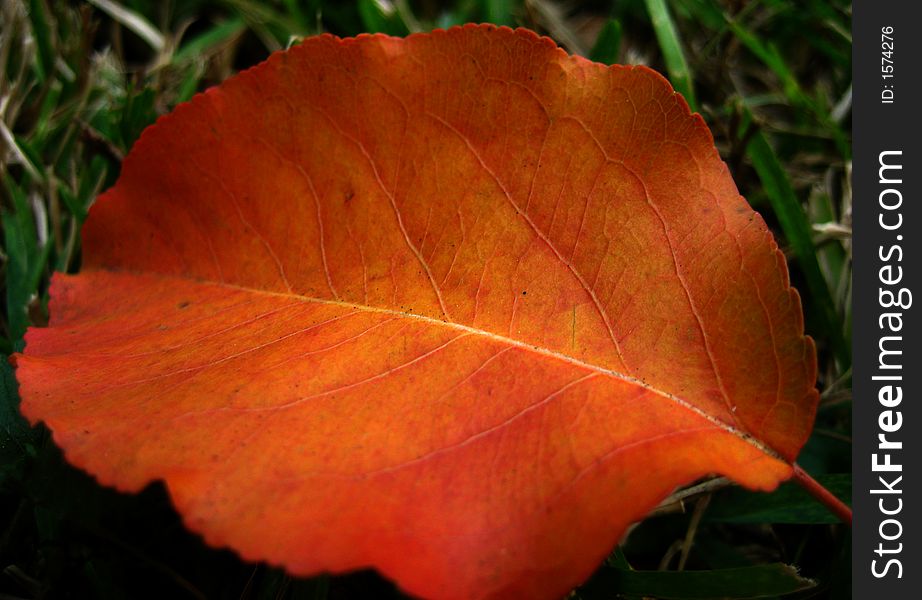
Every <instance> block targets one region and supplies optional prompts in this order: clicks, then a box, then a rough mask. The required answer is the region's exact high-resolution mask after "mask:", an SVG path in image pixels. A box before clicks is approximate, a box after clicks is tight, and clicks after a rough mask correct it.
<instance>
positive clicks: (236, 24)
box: [173, 16, 246, 61]
mask: <svg viewBox="0 0 922 600" xmlns="http://www.w3.org/2000/svg"><path fill="white" fill-rule="evenodd" d="M244 29H246V23H244V21H243V19H242V18H241V17H239V16H235V17H233V18H230V19H228V20H226V21H224V22H223V23H219V24H217V25H215V26H214V27H212V28H211V29H209V30H208V31H206V32H205V33H202V34H199V35H197V36H195V37H194V38H192V39H191V40H189V41H188V42H186V43H184V44H183V45H182V47H180V49H179V50H178V51H177V52H176V54H174V55H173V58H174V59H175V60H176V61H183V60H187V59H190V58H193V57H196V56H200V55H201V54H202V53H204V52H205V51H206V50H208V49H209V48H213V47H215V46H217V45H219V44H222V43H224V42H226V41H227V40H229V39H231V38H233V37H234V36H237V35H240V34H241V33H243V31H244Z"/></svg>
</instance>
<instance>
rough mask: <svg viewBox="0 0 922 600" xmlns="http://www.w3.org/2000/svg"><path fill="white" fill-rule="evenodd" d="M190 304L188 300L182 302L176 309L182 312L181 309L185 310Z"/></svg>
mask: <svg viewBox="0 0 922 600" xmlns="http://www.w3.org/2000/svg"><path fill="white" fill-rule="evenodd" d="M190 304H192V303H191V302H189V301H188V300H183V301H182V302H180V303H179V304H177V305H176V308H178V309H179V310H182V309H184V308H186V307H187V306H189V305H190Z"/></svg>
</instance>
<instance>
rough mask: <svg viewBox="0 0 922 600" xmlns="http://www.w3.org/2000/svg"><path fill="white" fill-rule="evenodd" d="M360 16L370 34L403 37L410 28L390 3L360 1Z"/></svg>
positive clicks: (376, 0)
mask: <svg viewBox="0 0 922 600" xmlns="http://www.w3.org/2000/svg"><path fill="white" fill-rule="evenodd" d="M358 8H359V16H360V17H361V18H362V23H363V24H364V25H365V29H366V30H367V31H368V32H369V33H386V34H388V35H397V36H403V35H407V34H408V33H410V28H409V27H407V25H406V24H405V23H404V21H403V19H401V17H400V14H399V12H398V10H397V8H396V7H395V6H394V5H393V4H392V3H390V2H381V1H379V0H359V3H358Z"/></svg>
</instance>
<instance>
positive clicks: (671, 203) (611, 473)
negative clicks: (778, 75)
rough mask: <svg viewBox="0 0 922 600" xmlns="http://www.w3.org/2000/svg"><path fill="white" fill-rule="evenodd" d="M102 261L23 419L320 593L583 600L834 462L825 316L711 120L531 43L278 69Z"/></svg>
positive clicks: (377, 43)
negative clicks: (342, 583)
mask: <svg viewBox="0 0 922 600" xmlns="http://www.w3.org/2000/svg"><path fill="white" fill-rule="evenodd" d="M83 233H84V249H85V250H84V252H85V254H84V256H85V259H84V263H85V264H84V269H83V272H82V273H81V274H79V275H74V276H70V275H62V274H58V275H56V276H55V277H54V280H53V283H52V289H51V297H52V301H51V317H52V320H51V326H50V327H48V328H47V329H31V330H30V331H29V333H28V335H27V344H28V345H27V349H26V352H25V354H24V355H20V356H17V357H16V362H17V376H18V378H19V380H20V382H21V386H22V396H23V404H22V410H23V412H24V413H25V414H26V415H27V416H28V417H29V418H30V419H31V420H32V421H33V422H35V421H38V420H42V421H44V422H45V423H46V424H47V425H48V426H49V427H50V428H51V429H52V431H53V432H54V437H55V440H56V441H57V443H58V444H59V445H60V446H61V447H62V448H63V449H64V451H65V453H66V455H67V458H68V460H70V461H71V462H72V463H74V464H75V465H78V466H80V467H82V468H84V469H86V470H87V471H89V472H90V473H93V474H94V475H95V476H96V477H97V478H98V479H99V480H100V481H101V482H102V483H104V484H107V485H112V486H115V487H117V488H119V489H121V490H125V491H135V490H139V489H141V488H142V487H144V486H145V485H147V484H148V483H149V482H151V481H153V480H157V479H162V480H164V481H165V482H166V485H167V487H168V489H169V491H170V494H171V495H172V498H173V500H174V502H175V504H176V507H177V508H178V510H179V512H180V513H181V514H182V515H183V517H184V518H185V521H186V523H187V524H188V526H189V527H190V528H192V529H194V530H195V531H198V532H201V533H202V534H203V535H204V536H205V539H206V540H207V541H208V543H210V544H212V545H216V546H225V545H226V546H230V547H232V548H234V549H236V550H237V551H238V552H239V553H240V554H241V555H242V556H243V557H244V558H246V559H251V560H266V561H269V562H271V563H273V564H279V565H284V566H285V568H286V569H288V570H289V571H290V572H292V573H294V574H298V575H310V574H314V573H318V572H320V571H334V572H339V571H344V570H348V569H355V568H359V567H364V566H369V565H370V566H374V567H376V568H377V569H379V570H380V571H381V572H383V573H385V574H386V575H388V576H389V577H392V578H393V579H395V580H396V581H397V582H398V583H399V584H400V585H401V586H402V587H403V588H404V589H406V590H407V591H409V592H411V593H414V594H418V595H422V596H440V597H455V598H468V597H477V596H495V597H510V596H512V597H514V596H528V597H554V596H559V595H561V594H563V593H565V592H566V591H567V590H568V589H570V588H571V587H572V586H574V585H576V584H578V583H579V582H580V581H581V580H583V579H584V578H585V577H587V576H588V575H589V574H590V573H591V571H592V570H593V568H594V567H595V566H596V565H597V564H598V563H599V561H600V560H601V559H602V558H603V557H604V556H605V555H606V553H607V552H609V551H610V550H611V548H612V546H613V545H614V544H615V543H616V542H617V541H618V539H619V537H620V536H621V535H622V534H623V533H624V531H625V528H626V527H627V526H628V524H629V523H631V522H632V521H635V520H637V519H640V518H642V517H643V516H644V514H645V513H646V512H648V511H649V510H650V509H651V507H653V506H654V505H655V504H656V503H657V502H659V501H660V500H661V499H662V498H663V497H664V496H666V495H667V494H668V493H670V491H671V490H673V489H674V488H675V487H676V486H678V485H681V484H685V483H688V482H690V481H692V480H694V479H696V478H698V477H701V476H703V475H705V474H708V473H712V472H716V473H722V474H724V475H727V476H729V477H731V478H733V479H734V480H736V481H738V482H739V483H741V484H742V485H745V486H747V487H749V488H752V489H763V490H770V489H772V488H774V487H775V486H776V485H777V484H778V482H779V481H780V480H783V479H785V478H787V477H789V476H790V475H791V464H790V463H791V462H792V461H793V459H794V457H795V456H796V454H797V452H798V450H799V449H800V447H801V446H802V444H803V443H804V441H805V440H806V438H807V436H808V435H809V432H810V429H811V425H812V420H813V415H814V411H815V407H816V402H817V393H816V391H815V389H814V387H813V385H814V380H815V371H816V365H815V363H816V361H815V351H814V347H813V343H812V341H811V340H810V339H809V338H807V337H804V335H803V323H802V315H801V308H800V303H799V300H798V296H797V293H796V292H795V291H794V290H793V289H791V288H790V285H789V282H788V275H787V270H786V267H785V263H784V258H783V256H782V254H781V253H780V252H779V251H778V249H777V247H776V245H775V243H774V241H773V240H772V237H771V234H770V233H769V232H768V230H767V229H766V227H765V224H764V223H763V221H762V219H761V218H760V217H759V216H758V215H757V214H755V213H754V212H753V211H752V210H751V209H750V208H749V206H748V205H747V204H746V202H745V200H743V198H741V197H740V196H739V194H738V192H737V190H736V188H735V186H734V184H733V182H732V180H731V178H730V176H729V174H728V172H727V168H726V166H725V165H724V164H723V163H722V162H721V160H720V158H719V157H718V155H717V152H716V151H715V149H714V144H713V140H712V138H711V135H710V133H709V132H708V130H707V128H706V126H705V124H704V122H703V121H702V119H701V118H700V117H699V116H698V115H690V114H689V111H688V107H687V105H686V103H685V102H684V101H683V99H682V98H681V97H680V96H678V95H677V94H676V93H675V92H674V91H673V90H672V89H671V88H670V87H669V85H668V84H667V83H666V81H665V80H663V78H662V77H660V76H659V75H657V74H655V73H654V72H652V71H650V70H649V69H646V68H643V67H635V68H630V67H612V68H608V67H604V66H602V65H599V64H594V63H591V62H588V61H586V60H583V59H581V58H577V57H570V56H567V55H566V54H565V53H564V52H563V51H561V50H560V49H558V48H557V47H555V46H554V44H553V43H552V42H550V41H549V40H547V39H544V38H538V37H537V36H536V35H535V34H533V33H531V32H528V31H524V30H518V31H515V32H513V31H511V30H509V29H504V28H501V29H496V28H494V27H492V26H467V27H464V28H456V29H452V30H450V31H448V32H434V33H432V34H428V35H413V36H410V37H409V38H407V39H405V40H402V39H394V38H390V37H385V36H380V35H375V36H360V37H358V38H356V39H349V40H340V39H337V38H334V37H331V36H321V37H317V38H311V39H309V40H307V41H305V42H304V43H303V44H302V45H300V46H298V47H296V48H293V49H292V50H290V51H288V52H284V53H279V54H275V55H273V56H272V57H271V58H270V59H269V60H268V61H267V62H266V63H264V64H263V65H261V66H259V67H257V68H255V69H252V70H250V71H247V72H245V73H243V74H241V75H239V76H238V77H235V78H233V79H231V80H229V81H227V82H226V83H224V84H223V85H221V86H220V87H217V88H215V89H212V90H209V91H208V92H206V93H205V94H203V95H199V96H197V97H196V98H195V99H193V101H192V102H190V103H188V104H184V105H182V106H180V107H178V108H177V109H176V111H175V112H174V113H173V114H172V115H170V116H168V117H166V118H164V119H161V120H160V122H159V123H158V124H157V125H156V126H154V127H152V128H150V129H148V130H147V131H146V132H145V133H144V135H143V136H142V138H141V140H140V141H139V142H138V144H137V145H136V147H135V148H134V150H133V151H132V152H131V154H130V155H129V156H128V158H127V159H126V161H125V164H124V169H123V172H122V175H121V178H120V179H119V181H118V183H117V184H116V185H115V187H114V188H113V189H112V190H110V191H109V192H108V193H106V194H105V195H104V196H103V197H101V198H100V199H99V202H98V203H97V204H96V206H94V207H93V209H92V211H91V213H90V216H89V219H88V221H87V223H86V226H85V228H84V232H83Z"/></svg>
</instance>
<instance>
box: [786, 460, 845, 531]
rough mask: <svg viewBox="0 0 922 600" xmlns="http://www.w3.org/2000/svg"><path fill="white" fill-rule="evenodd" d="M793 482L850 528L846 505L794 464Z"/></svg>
mask: <svg viewBox="0 0 922 600" xmlns="http://www.w3.org/2000/svg"><path fill="white" fill-rule="evenodd" d="M794 480H795V481H796V482H797V483H798V484H800V487H802V488H804V490H806V491H807V493H808V494H810V495H811V496H813V497H814V498H816V499H817V500H819V501H820V503H822V504H823V505H824V506H825V507H826V508H828V509H829V511H830V512H831V513H832V514H834V515H835V516H837V517H839V519H840V520H841V521H842V522H843V523H845V524H846V525H848V526H849V527H851V526H852V509H851V507H849V506H848V505H847V504H845V503H844V502H842V501H841V500H839V499H838V498H836V497H835V496H834V495H833V493H832V492H830V491H829V490H827V489H826V488H824V487H823V485H822V484H821V483H820V482H819V481H817V480H816V479H814V478H812V477H810V474H809V473H807V472H806V471H804V470H803V469H802V468H801V467H800V465H798V464H797V463H794Z"/></svg>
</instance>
